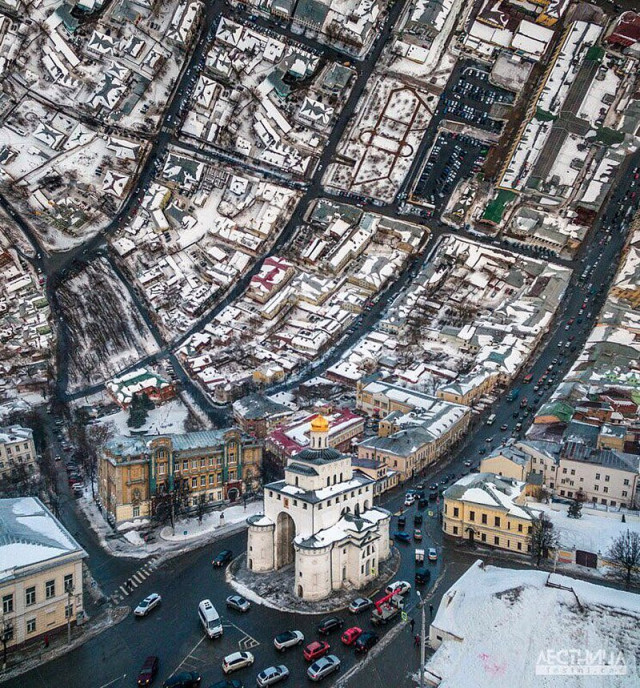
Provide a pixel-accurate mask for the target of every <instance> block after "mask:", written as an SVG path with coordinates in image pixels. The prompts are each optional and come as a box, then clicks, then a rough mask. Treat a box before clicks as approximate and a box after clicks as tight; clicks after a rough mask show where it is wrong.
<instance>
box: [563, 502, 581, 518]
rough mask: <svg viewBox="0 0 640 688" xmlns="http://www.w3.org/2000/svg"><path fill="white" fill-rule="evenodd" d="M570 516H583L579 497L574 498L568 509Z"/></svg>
mask: <svg viewBox="0 0 640 688" xmlns="http://www.w3.org/2000/svg"><path fill="white" fill-rule="evenodd" d="M567 516H568V517H569V518H582V504H581V502H579V501H578V500H577V499H574V500H573V501H572V502H571V505H570V506H569V510H568V511H567Z"/></svg>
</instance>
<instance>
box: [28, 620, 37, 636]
mask: <svg viewBox="0 0 640 688" xmlns="http://www.w3.org/2000/svg"><path fill="white" fill-rule="evenodd" d="M35 632H36V620H35V619H27V633H35Z"/></svg>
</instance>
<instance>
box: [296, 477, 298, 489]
mask: <svg viewBox="0 0 640 688" xmlns="http://www.w3.org/2000/svg"><path fill="white" fill-rule="evenodd" d="M296 487H298V476H296Z"/></svg>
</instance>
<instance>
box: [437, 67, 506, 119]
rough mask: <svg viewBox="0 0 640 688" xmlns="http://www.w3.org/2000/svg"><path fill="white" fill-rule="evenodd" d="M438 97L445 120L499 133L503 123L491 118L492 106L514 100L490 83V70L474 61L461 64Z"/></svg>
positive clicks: (504, 91)
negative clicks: (447, 86) (446, 87)
mask: <svg viewBox="0 0 640 688" xmlns="http://www.w3.org/2000/svg"><path fill="white" fill-rule="evenodd" d="M449 83H450V84H452V85H451V86H450V87H449V88H448V89H447V90H446V91H445V92H444V93H443V94H442V97H441V107H442V110H441V114H442V116H443V117H445V118H446V119H452V120H457V121H461V122H468V123H470V124H473V125H474V126H476V127H479V128H481V129H486V130H487V131H491V132H493V133H500V131H501V130H502V125H503V122H502V121H501V120H499V119H492V118H491V116H490V113H491V107H492V106H493V105H494V104H496V103H502V104H505V105H508V104H511V103H513V101H514V94H513V93H511V92H509V91H506V90H504V89H502V88H499V87H497V86H494V85H492V84H491V83H489V73H488V72H487V71H486V70H485V69H484V67H482V66H481V65H478V64H476V63H474V62H470V61H466V62H463V63H461V64H460V65H459V66H458V67H457V68H456V71H455V72H454V76H453V78H452V79H451V81H450V82H449Z"/></svg>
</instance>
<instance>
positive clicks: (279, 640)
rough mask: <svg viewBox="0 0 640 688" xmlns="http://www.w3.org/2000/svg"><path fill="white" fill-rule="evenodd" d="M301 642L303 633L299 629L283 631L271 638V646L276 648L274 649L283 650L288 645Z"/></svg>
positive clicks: (292, 645)
mask: <svg viewBox="0 0 640 688" xmlns="http://www.w3.org/2000/svg"><path fill="white" fill-rule="evenodd" d="M303 642H304V635H303V634H302V632H301V631H285V632H284V633H280V635H277V636H276V637H275V638H274V639H273V646H274V647H275V648H276V650H280V652H284V651H285V650H286V649H287V648H288V647H294V646H295V645H302V643H303Z"/></svg>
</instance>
